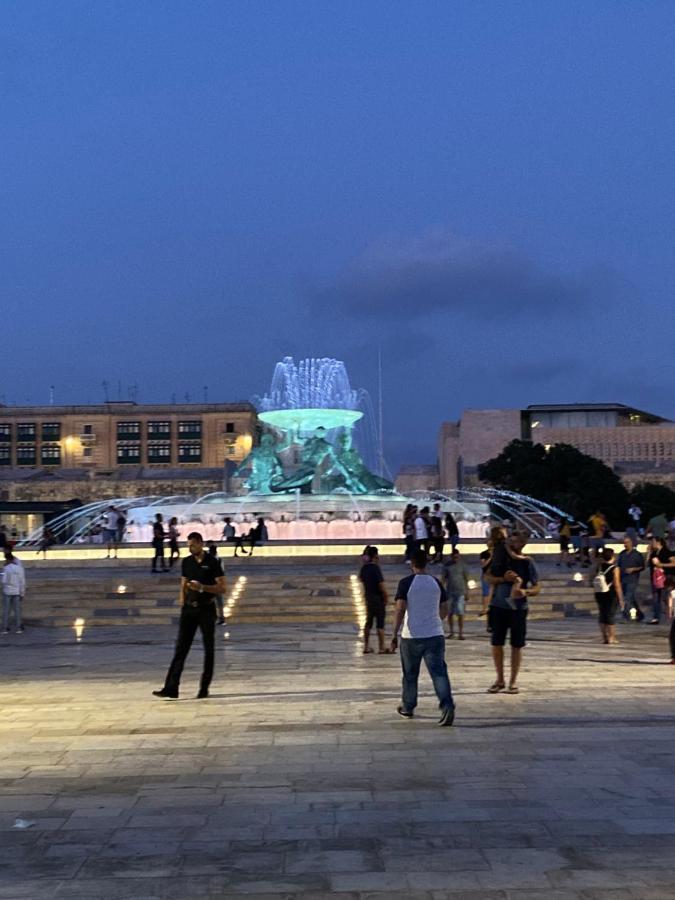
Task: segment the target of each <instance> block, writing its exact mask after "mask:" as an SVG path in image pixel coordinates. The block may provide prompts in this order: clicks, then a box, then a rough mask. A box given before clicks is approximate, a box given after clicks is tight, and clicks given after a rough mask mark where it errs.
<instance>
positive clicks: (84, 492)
mask: <svg viewBox="0 0 675 900" xmlns="http://www.w3.org/2000/svg"><path fill="white" fill-rule="evenodd" d="M256 427H257V414H256V410H255V407H253V406H252V405H251V404H249V403H205V404H196V403H194V404H193V403H190V404H180V405H176V404H170V405H169V404H166V405H162V404H158V405H155V404H152V405H145V404H137V403H133V402H118V403H116V402H112V403H104V404H100V405H92V406H25V407H16V406H11V407H9V406H0V523H1V524H3V525H4V526H5V527H6V528H7V529H8V531H11V532H16V533H17V534H18V535H25V534H30V533H31V532H32V531H33V530H34V529H35V528H38V527H40V526H41V525H42V524H43V523H44V522H46V521H48V520H49V519H50V518H52V517H53V516H54V515H57V514H58V513H59V512H62V511H63V510H64V509H65V508H68V507H69V506H77V505H80V504H84V503H90V502H93V501H97V500H108V499H110V500H112V499H114V498H118V497H147V496H167V495H188V496H190V495H192V496H195V497H197V496H200V495H203V494H207V493H211V492H213V491H222V490H223V488H224V487H226V484H227V476H228V475H229V474H231V473H232V471H233V470H234V468H235V466H236V465H238V464H239V463H240V462H241V461H242V460H243V459H244V458H245V457H246V456H247V455H248V453H249V451H250V449H251V447H252V445H253V441H254V438H255V433H256Z"/></svg>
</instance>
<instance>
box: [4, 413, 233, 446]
mask: <svg viewBox="0 0 675 900" xmlns="http://www.w3.org/2000/svg"><path fill="white" fill-rule="evenodd" d="M142 426H143V423H142V422H118V423H117V438H118V440H124V438H139V437H140V436H141V430H142ZM146 427H147V432H146V433H147V436H148V438H150V439H152V438H170V437H171V422H169V421H156V422H147V423H146ZM40 429H41V434H42V440H43V441H60V440H61V423H60V422H43V423H42V425H41V426H40ZM225 432H226V433H227V434H235V433H236V429H235V423H234V422H226V423H225ZM82 433H83V434H93V429H92V426H91V425H83V426H82ZM37 435H38V425H37V423H35V422H19V424H18V425H17V426H16V439H17V441H35V440H37ZM178 436H179V437H182V438H196V439H198V438H201V436H202V423H201V419H190V420H185V421H183V422H179V423H178ZM11 440H12V426H11V424H2V425H0V443H3V442H4V443H6V442H7V441H11Z"/></svg>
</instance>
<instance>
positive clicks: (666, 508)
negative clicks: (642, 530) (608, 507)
mask: <svg viewBox="0 0 675 900" xmlns="http://www.w3.org/2000/svg"><path fill="white" fill-rule="evenodd" d="M630 501H631V503H635V504H637V505H638V506H639V507H640V509H641V510H642V524H643V525H646V524H647V522H648V521H649V520H650V519H651V518H653V517H654V516H658V515H659V514H660V513H665V514H666V515H667V516H668V518H669V519H672V518H673V516H675V491H671V489H670V488H669V487H666V486H665V485H663V484H651V483H650V482H646V483H645V484H636V485H635V487H634V488H633V489H632V491H631V492H630Z"/></svg>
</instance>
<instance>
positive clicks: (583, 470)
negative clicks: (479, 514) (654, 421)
mask: <svg viewBox="0 0 675 900" xmlns="http://www.w3.org/2000/svg"><path fill="white" fill-rule="evenodd" d="M478 476H479V478H480V479H481V481H486V482H489V483H490V484H492V485H494V486H495V487H500V488H504V489H506V490H509V491H517V492H519V493H521V494H529V495H530V496H531V497H535V498H536V499H537V500H543V501H545V502H546V503H551V504H553V505H554V506H557V507H559V508H560V509H562V510H563V511H564V512H566V513H569V515H571V516H573V517H574V518H575V519H579V520H580V521H584V522H585V521H586V520H587V519H588V517H589V516H590V515H592V514H593V513H594V512H595V511H596V510H600V511H601V512H603V513H604V514H605V515H606V516H607V519H608V520H609V523H610V525H611V526H612V527H614V528H623V527H625V525H626V522H627V518H628V514H627V510H628V506H629V505H630V500H629V495H628V491H627V490H626V488H625V487H624V485H623V484H622V483H621V480H620V478H619V476H618V475H617V474H616V473H615V472H614V471H613V470H612V469H610V468H609V466H606V465H605V464H604V463H603V462H601V461H600V460H599V459H596V458H595V457H593V456H588V455H587V454H585V453H582V452H581V451H580V450H577V448H576V447H572V446H571V445H570V444H553V445H552V446H551V447H549V448H548V449H547V448H546V447H544V446H543V444H533V443H530V442H529V441H520V440H515V441H511V443H510V444H508V445H507V446H506V447H504V449H503V450H502V452H501V453H500V454H499V456H495V457H494V459H490V460H488V461H487V462H486V463H483V464H482V465H481V466H479V467H478Z"/></svg>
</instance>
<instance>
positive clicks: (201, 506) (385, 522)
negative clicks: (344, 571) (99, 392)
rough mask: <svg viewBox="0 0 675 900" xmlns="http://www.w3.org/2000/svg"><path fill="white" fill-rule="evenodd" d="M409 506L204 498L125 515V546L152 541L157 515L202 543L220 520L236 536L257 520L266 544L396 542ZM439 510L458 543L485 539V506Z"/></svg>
mask: <svg viewBox="0 0 675 900" xmlns="http://www.w3.org/2000/svg"><path fill="white" fill-rule="evenodd" d="M409 502H410V498H408V497H403V496H401V495H390V496H386V495H385V496H382V495H373V496H368V495H366V496H363V495H360V496H358V497H354V496H351V495H347V494H333V495H330V496H311V495H310V496H308V495H299V494H296V495H290V496H289V495H279V494H277V495H271V496H262V495H261V496H257V497H254V496H250V495H249V496H243V497H231V496H228V495H226V494H223V493H216V494H208V495H206V496H205V497H202V498H200V499H199V500H198V501H196V502H195V503H191V504H188V503H181V504H176V503H167V504H162V503H161V502H155V503H153V504H152V505H151V506H145V507H137V508H134V509H129V511H128V516H129V526H128V540H131V541H146V542H149V541H150V540H152V520H153V518H154V516H155V514H156V513H158V512H161V513H162V515H163V516H164V521H165V523H166V522H168V520H169V519H170V518H171V517H172V516H175V517H176V518H177V519H178V522H179V528H180V531H181V536H182V537H183V538H185V537H186V536H187V534H189V532H190V531H199V532H200V533H201V534H203V536H204V537H205V539H206V540H214V541H221V539H222V532H223V519H224V518H225V517H226V516H227V517H229V518H231V519H232V522H233V524H234V525H235V526H236V527H237V534H241V533H244V534H245V533H246V532H247V531H248V530H249V528H251V527H253V526H254V525H255V523H256V520H257V518H258V517H259V516H262V518H264V519H265V525H266V526H267V531H268V535H269V539H270V540H272V541H331V540H353V541H363V542H364V543H368V542H374V541H383V540H400V541H401V542H402V541H403V511H404V509H405V507H406V505H407V503H409ZM430 502H431V501H430ZM441 507H442V511H443V513H445V512H452V513H453V515H454V516H455V519H456V520H457V524H458V528H459V532H460V536H461V537H463V538H465V539H467V538H482V537H484V536H485V528H486V524H485V522H486V517H487V515H488V512H489V510H488V506H487V504H485V503H482V502H480V501H474V502H472V503H471V504H470V508H469V506H465V505H461V504H458V503H456V502H454V501H452V500H449V499H444V501H443V502H441Z"/></svg>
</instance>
